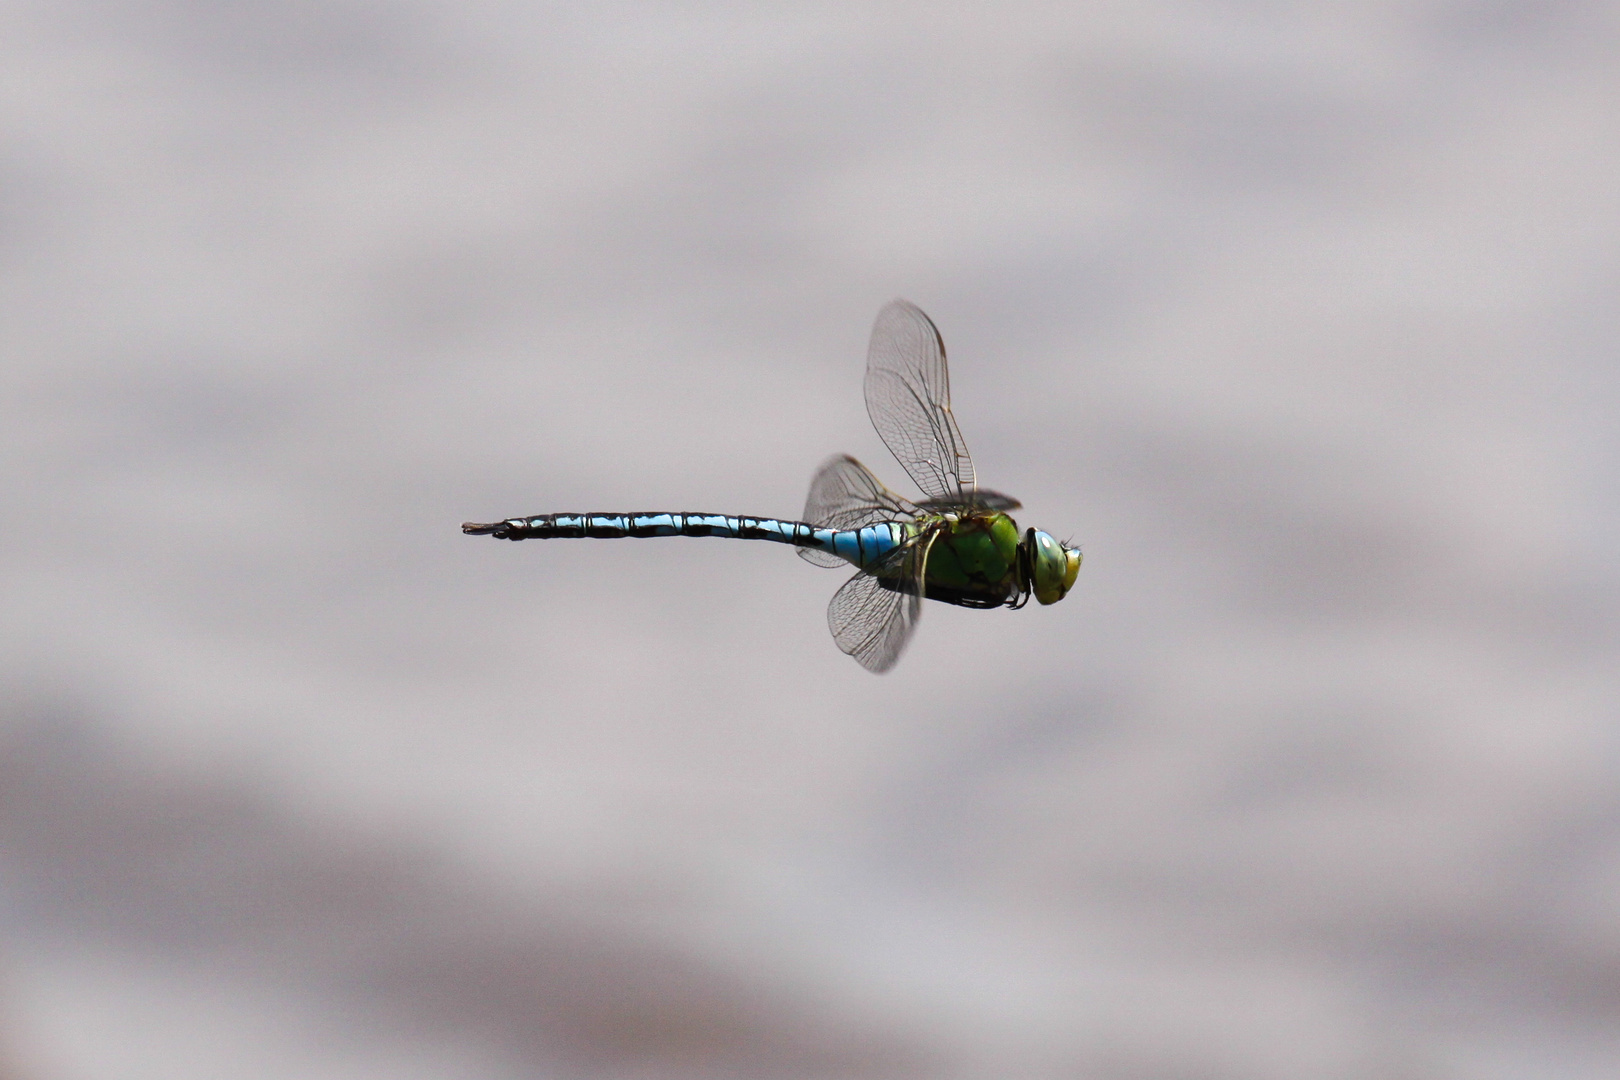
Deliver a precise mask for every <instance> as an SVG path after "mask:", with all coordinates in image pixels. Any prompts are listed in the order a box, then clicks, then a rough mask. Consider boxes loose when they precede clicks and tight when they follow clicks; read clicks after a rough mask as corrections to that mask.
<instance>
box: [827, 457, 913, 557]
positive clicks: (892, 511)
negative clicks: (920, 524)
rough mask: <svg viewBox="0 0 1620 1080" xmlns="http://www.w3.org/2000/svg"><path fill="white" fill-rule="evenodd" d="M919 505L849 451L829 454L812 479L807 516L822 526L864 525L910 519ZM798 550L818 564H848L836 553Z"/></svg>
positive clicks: (848, 527) (858, 527) (854, 527)
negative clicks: (892, 489) (904, 496)
mask: <svg viewBox="0 0 1620 1080" xmlns="http://www.w3.org/2000/svg"><path fill="white" fill-rule="evenodd" d="M916 516H917V507H916V506H914V505H912V504H911V503H909V502H907V501H906V500H905V499H902V498H901V497H900V496H898V495H896V494H895V493H894V492H892V491H890V490H889V489H888V488H886V487H884V486H883V482H882V481H881V480H879V479H878V478H877V477H875V476H873V475H872V472H871V470H870V469H868V468H867V467H866V466H865V465H862V464H861V463H860V462H858V461H856V460H855V459H854V458H852V457H850V456H849V455H847V454H841V455H839V456H838V457H834V458H829V459H828V460H827V462H826V464H824V465H822V466H821V468H820V469H819V470H817V472H816V477H815V479H814V480H812V481H810V495H809V497H808V498H806V499H805V502H804V518H803V520H805V521H808V522H809V523H810V524H812V525H815V526H817V527H818V528H823V529H840V530H842V529H863V528H865V527H866V526H868V525H876V524H878V523H879V522H883V521H910V520H912V519H913V518H915V517H916ZM799 554H800V556H802V557H803V558H804V559H806V560H807V561H809V562H813V563H815V564H816V565H817V566H848V565H849V564H848V563H847V562H845V561H844V560H843V559H841V558H839V557H838V556H837V555H833V554H830V553H828V552H825V551H818V550H816V549H815V548H800V549H799Z"/></svg>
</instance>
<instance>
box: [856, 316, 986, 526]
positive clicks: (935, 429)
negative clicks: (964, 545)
mask: <svg viewBox="0 0 1620 1080" xmlns="http://www.w3.org/2000/svg"><path fill="white" fill-rule="evenodd" d="M866 413H867V415H868V416H870V417H871V418H872V426H873V427H875V428H877V433H878V434H879V435H880V436H882V438H883V442H884V443H885V445H887V446H888V448H889V452H890V453H892V454H894V456H895V459H896V460H897V461H899V462H900V464H901V465H903V466H904V467H905V470H906V472H908V473H910V474H911V478H912V479H913V480H914V481H916V483H917V486H918V487H919V488H921V489H922V491H923V494H925V495H927V496H928V497H929V498H930V499H939V500H943V501H948V502H951V503H959V502H968V501H971V498H972V492H973V489H974V483H975V481H974V475H973V459H972V458H971V457H970V456H969V455H968V449H967V443H966V442H965V441H964V440H963V439H962V432H961V430H960V429H959V428H958V427H957V426H956V418H955V417H953V416H952V415H951V380H950V374H949V372H948V371H947V369H946V366H945V342H944V340H943V339H941V338H940V336H939V331H938V330H937V329H936V328H935V327H934V324H933V322H932V321H931V320H930V319H929V318H928V316H927V315H924V314H923V313H922V311H921V309H919V308H918V307H917V306H916V305H915V304H912V303H910V302H909V301H906V300H895V301H893V302H892V303H890V304H889V306H887V307H885V308H884V309H883V310H882V311H880V312H878V317H877V323H876V324H875V325H874V326H873V327H872V345H871V348H870V349H869V350H868V352H867V354H866Z"/></svg>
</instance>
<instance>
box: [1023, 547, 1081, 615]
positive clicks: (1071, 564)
mask: <svg viewBox="0 0 1620 1080" xmlns="http://www.w3.org/2000/svg"><path fill="white" fill-rule="evenodd" d="M1023 548H1024V565H1025V566H1027V567H1028V568H1029V569H1028V571H1027V572H1028V574H1029V580H1028V581H1027V583H1026V588H1028V589H1029V590H1030V591H1031V592H1033V593H1034V594H1035V599H1036V600H1038V601H1040V602H1041V603H1043V604H1055V603H1057V602H1058V601H1059V600H1061V599H1063V598H1064V597H1065V596H1067V595H1068V594H1069V590H1070V589H1072V588H1074V579H1075V578H1076V577H1077V576H1079V573H1080V549H1079V548H1072V547H1069V546H1068V545H1067V544H1060V543H1058V542H1057V541H1056V540H1054V539H1053V538H1052V537H1051V535H1050V534H1048V533H1043V532H1041V531H1040V530H1039V529H1030V530H1029V531H1028V532H1026V533H1024V543H1023Z"/></svg>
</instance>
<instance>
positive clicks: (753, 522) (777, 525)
mask: <svg viewBox="0 0 1620 1080" xmlns="http://www.w3.org/2000/svg"><path fill="white" fill-rule="evenodd" d="M461 529H462V531H463V532H467V533H475V534H488V535H490V536H494V537H496V538H498V539H502V540H579V539H585V538H591V539H597V540H618V539H623V538H626V537H629V538H632V539H645V538H648V537H654V536H723V537H728V538H730V539H734V540H770V541H772V542H774V543H778V544H791V545H793V546H794V547H807V548H816V549H818V550H820V551H826V552H831V553H832V554H834V555H837V556H838V557H839V558H842V559H845V560H848V561H849V562H851V563H853V564H854V565H856V566H869V565H871V564H873V563H875V562H877V561H878V560H880V559H881V558H882V557H883V556H884V555H886V554H888V553H889V552H890V551H893V550H894V549H895V548H896V547H898V546H899V545H900V544H901V543H903V542H904V541H905V539H906V530H905V526H904V525H902V524H901V523H899V522H882V523H879V524H877V525H869V526H867V527H866V528H864V529H848V530H842V531H839V530H833V529H823V528H818V527H817V526H815V525H811V524H809V523H807V522H803V521H782V520H781V519H779V518H756V517H731V516H728V515H725V514H666V513H640V514H539V515H537V516H535V517H526V518H508V519H507V520H505V521H499V522H495V523H493V524H490V525H479V524H475V523H472V522H468V523H467V524H465V525H463V526H462V527H461Z"/></svg>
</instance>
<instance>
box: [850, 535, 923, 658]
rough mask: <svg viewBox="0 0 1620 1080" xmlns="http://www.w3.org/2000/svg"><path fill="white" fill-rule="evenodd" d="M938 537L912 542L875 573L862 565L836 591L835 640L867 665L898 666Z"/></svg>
mask: <svg viewBox="0 0 1620 1080" xmlns="http://www.w3.org/2000/svg"><path fill="white" fill-rule="evenodd" d="M933 543H934V538H933V536H932V535H930V536H929V537H928V538H927V539H926V540H919V541H916V542H914V543H911V544H908V545H906V546H905V547H903V548H901V549H899V550H898V551H896V552H895V553H894V556H893V557H892V558H891V559H890V560H889V561H888V563H886V564H884V565H883V566H880V567H877V568H876V571H877V572H876V573H875V574H874V573H868V572H867V571H865V570H862V571H861V572H860V573H858V574H856V575H855V576H854V577H852V578H850V579H849V580H848V581H846V582H844V586H843V588H841V589H839V590H838V591H837V592H836V593H834V594H833V598H832V602H831V603H829V604H828V605H827V626H828V627H829V628H830V629H831V630H832V635H833V640H834V641H836V642H837V643H838V647H839V648H840V649H842V650H843V651H844V652H846V653H848V654H849V655H850V656H853V657H854V658H855V659H856V660H857V661H859V663H860V665H861V667H863V668H865V669H866V670H867V671H870V672H873V673H876V674H882V673H883V672H885V671H888V670H889V669H890V668H892V667H894V664H895V661H896V660H899V659H900V653H901V652H902V651H903V650H904V649H905V647H906V642H908V641H910V640H911V632H912V631H913V630H914V629H916V626H917V619H918V617H919V616H920V615H921V614H922V601H923V580H924V578H923V575H924V571H925V570H926V568H927V565H928V552H929V549H930V548H932V547H933Z"/></svg>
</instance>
